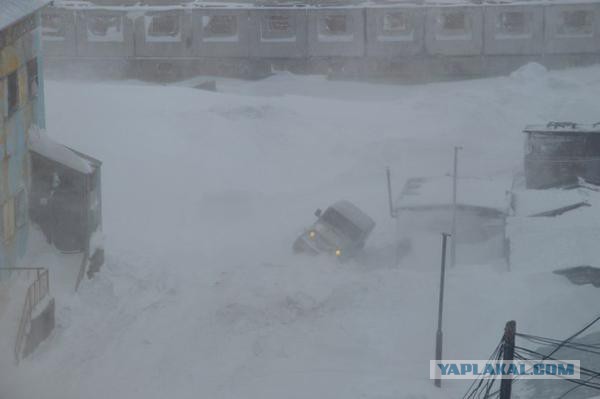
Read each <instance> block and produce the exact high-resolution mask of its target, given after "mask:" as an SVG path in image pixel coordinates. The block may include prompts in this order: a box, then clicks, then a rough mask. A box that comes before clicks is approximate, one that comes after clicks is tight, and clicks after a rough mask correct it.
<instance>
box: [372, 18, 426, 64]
mask: <svg viewBox="0 0 600 399" xmlns="http://www.w3.org/2000/svg"><path fill="white" fill-rule="evenodd" d="M366 21H367V26H366V29H367V55H368V56H371V57H384V58H394V57H399V56H400V57H401V56H411V55H416V54H422V53H423V52H424V50H425V9H423V8H417V7H405V8H400V7H390V8H384V7H376V8H368V9H367V10H366Z"/></svg>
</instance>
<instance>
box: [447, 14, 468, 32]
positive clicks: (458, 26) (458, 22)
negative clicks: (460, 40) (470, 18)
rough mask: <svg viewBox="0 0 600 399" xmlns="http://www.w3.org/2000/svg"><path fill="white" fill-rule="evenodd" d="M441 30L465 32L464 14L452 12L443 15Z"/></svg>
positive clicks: (465, 20)
mask: <svg viewBox="0 0 600 399" xmlns="http://www.w3.org/2000/svg"><path fill="white" fill-rule="evenodd" d="M442 29H443V30H445V31H466V30H467V16H466V15H465V13H464V12H460V11H454V12H449V13H446V14H444V15H443V17H442Z"/></svg>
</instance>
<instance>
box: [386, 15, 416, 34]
mask: <svg viewBox="0 0 600 399" xmlns="http://www.w3.org/2000/svg"><path fill="white" fill-rule="evenodd" d="M410 31H412V27H411V24H410V19H409V18H408V16H407V15H406V14H405V13H403V12H389V13H387V14H385V15H384V16H383V33H387V34H398V33H407V32H410Z"/></svg>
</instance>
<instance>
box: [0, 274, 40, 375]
mask: <svg viewBox="0 0 600 399" xmlns="http://www.w3.org/2000/svg"><path fill="white" fill-rule="evenodd" d="M2 270H11V271H35V272H36V277H35V280H34V281H33V283H31V284H30V285H29V287H28V288H27V293H26V295H25V303H24V304H23V311H22V312H21V320H20V322H19V330H18V331H17V339H16V341H15V348H14V355H15V361H16V362H17V364H18V363H19V360H21V353H22V351H23V344H24V340H25V337H26V336H27V334H28V333H29V328H30V326H31V315H32V314H33V310H34V309H35V307H36V306H37V305H38V304H39V303H40V302H41V301H42V300H43V299H44V298H46V296H47V295H48V292H49V291H50V275H49V274H48V269H44V268H41V267H16V268H3V269H2Z"/></svg>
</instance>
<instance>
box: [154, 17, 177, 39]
mask: <svg viewBox="0 0 600 399" xmlns="http://www.w3.org/2000/svg"><path fill="white" fill-rule="evenodd" d="M177 35H179V15H173V14H164V15H155V16H153V17H152V20H151V21H150V25H149V26H148V36H171V37H175V36H177Z"/></svg>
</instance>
